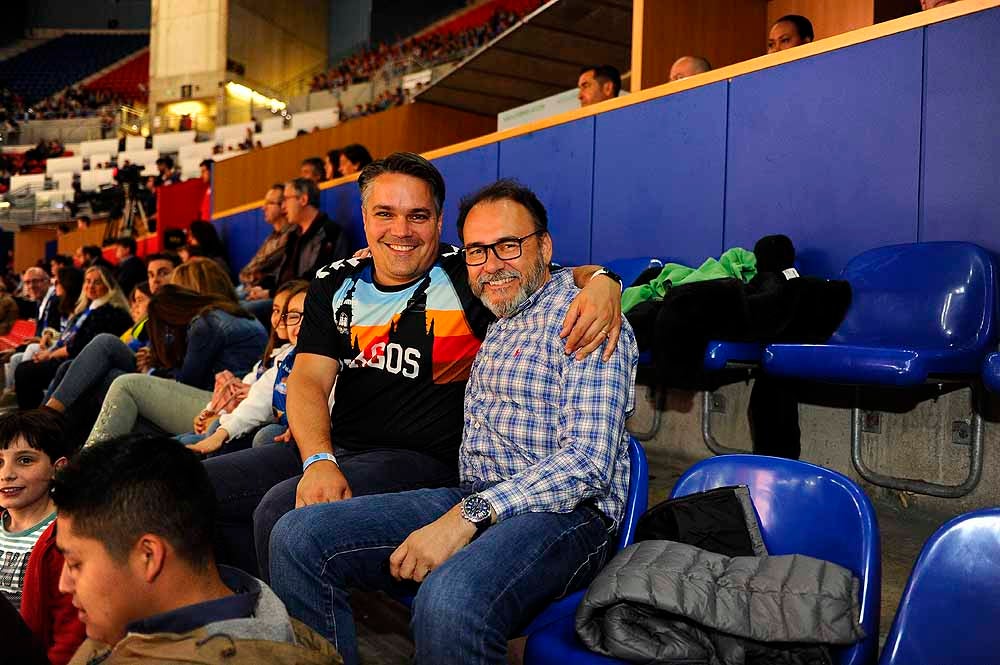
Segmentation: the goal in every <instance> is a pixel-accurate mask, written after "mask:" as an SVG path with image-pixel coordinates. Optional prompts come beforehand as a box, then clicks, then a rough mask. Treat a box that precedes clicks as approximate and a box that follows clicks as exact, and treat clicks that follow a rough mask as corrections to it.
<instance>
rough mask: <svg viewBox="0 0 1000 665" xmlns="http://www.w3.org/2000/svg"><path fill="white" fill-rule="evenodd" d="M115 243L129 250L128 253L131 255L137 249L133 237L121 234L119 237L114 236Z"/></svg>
mask: <svg viewBox="0 0 1000 665" xmlns="http://www.w3.org/2000/svg"><path fill="white" fill-rule="evenodd" d="M115 244H116V245H118V246H119V247H124V248H125V249H127V250H128V251H129V254H132V255H133V256H134V255H135V253H136V251H138V249H139V247H138V245H136V244H135V238H133V237H131V236H122V237H120V238H116V239H115Z"/></svg>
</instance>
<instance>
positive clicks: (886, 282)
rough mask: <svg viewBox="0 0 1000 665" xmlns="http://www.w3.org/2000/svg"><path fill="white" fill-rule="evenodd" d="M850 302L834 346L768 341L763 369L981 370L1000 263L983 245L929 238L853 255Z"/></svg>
mask: <svg viewBox="0 0 1000 665" xmlns="http://www.w3.org/2000/svg"><path fill="white" fill-rule="evenodd" d="M841 278H842V279H845V280H847V281H848V282H850V284H851V289H852V292H853V294H852V302H851V306H850V308H849V309H848V312H847V315H846V317H845V318H844V322H843V323H842V324H841V325H840V327H839V328H838V330H837V332H835V333H834V334H833V337H831V338H830V342H829V343H827V344H770V345H768V346H767V348H766V349H765V350H764V359H763V366H764V371H765V372H767V373H768V374H772V375H775V376H785V377H792V378H799V379H810V380H815V381H824V382H830V383H840V384H848V385H882V386H918V385H921V384H924V383H926V382H928V381H933V380H934V379H935V378H940V377H953V376H966V377H970V376H975V375H978V374H979V373H980V370H981V368H982V363H983V358H984V357H985V355H986V353H987V352H988V351H989V350H990V345H991V344H993V343H994V342H995V340H996V324H995V321H994V317H995V313H996V265H995V261H994V259H993V257H992V256H991V255H990V254H989V252H987V251H986V250H985V249H983V248H982V247H979V246H978V245H974V244H972V243H966V242H927V243H910V244H904V245H891V246H888V247H879V248H877V249H872V250H869V251H867V252H864V253H862V254H860V255H858V256H856V257H855V258H853V259H852V260H851V261H850V262H849V263H848V264H847V267H846V268H844V272H843V274H842V275H841Z"/></svg>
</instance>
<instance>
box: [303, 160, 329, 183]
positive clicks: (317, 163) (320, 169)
mask: <svg viewBox="0 0 1000 665" xmlns="http://www.w3.org/2000/svg"><path fill="white" fill-rule="evenodd" d="M306 164H308V165H309V166H311V167H312V169H313V171H315V172H316V175H318V176H319V179H320V180H324V179H325V178H326V165H325V164H324V163H323V158H322V157H306V158H305V159H303V160H302V166H305V165H306Z"/></svg>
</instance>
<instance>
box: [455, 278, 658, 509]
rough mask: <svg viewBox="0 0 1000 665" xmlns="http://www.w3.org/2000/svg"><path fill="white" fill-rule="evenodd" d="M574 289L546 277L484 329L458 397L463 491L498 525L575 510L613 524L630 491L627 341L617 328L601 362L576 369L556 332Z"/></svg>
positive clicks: (631, 346) (631, 402)
mask: <svg viewBox="0 0 1000 665" xmlns="http://www.w3.org/2000/svg"><path fill="white" fill-rule="evenodd" d="M578 293H579V290H578V289H577V288H576V286H574V284H573V274H572V271H571V270H561V271H558V272H556V273H555V274H553V275H552V278H551V279H549V280H548V281H547V282H546V283H545V284H544V285H542V288H540V289H539V290H538V291H537V292H535V293H534V294H533V295H532V296H531V297H530V298H528V300H526V301H525V302H524V303H523V304H522V306H521V307H520V308H518V310H517V311H516V312H515V313H514V314H512V315H511V316H509V317H507V318H504V319H500V320H499V321H497V322H495V323H493V324H491V325H490V328H489V330H488V331H487V333H486V339H485V340H484V341H483V345H482V347H480V349H479V354H478V355H477V356H476V360H475V363H474V364H473V365H472V373H471V374H470V376H469V382H468V384H467V385H466V388H465V429H464V432H463V436H462V447H461V450H460V451H459V464H460V472H461V478H462V481H463V482H469V483H475V484H480V485H481V484H488V483H495V484H493V485H491V486H490V487H488V488H487V489H485V490H482V491H480V493H479V494H480V495H481V496H483V497H484V498H486V499H487V500H488V501H489V502H490V504H491V505H492V506H493V510H494V511H496V514H497V520H502V519H505V518H508V517H512V516H514V515H518V514H521V513H527V512H552V513H566V512H569V511H571V510H573V509H574V508H576V507H577V506H578V505H580V504H581V503H582V502H584V501H587V500H592V501H593V502H594V505H595V506H596V507H597V508H598V509H599V510H600V511H601V512H602V513H604V514H605V515H606V516H607V517H608V518H610V519H612V520H614V522H615V523H616V524H617V523H618V522H619V521H620V520H621V517H622V512H623V510H624V507H625V496H626V493H627V492H628V478H629V458H628V441H629V439H628V433H627V432H626V431H625V419H626V418H627V417H628V416H629V415H630V414H631V413H632V411H633V409H634V408H635V368H636V363H637V358H638V352H637V350H636V344H635V336H634V335H633V334H632V328H631V327H630V326H629V325H628V323H627V322H623V323H622V333H621V337H620V339H619V341H618V348H617V349H615V352H614V355H613V356H612V357H611V360H609V361H608V362H606V363H605V362H602V360H601V358H600V355H601V354H600V350H598V351H595V352H594V353H591V354H590V355H589V356H587V358H586V359H585V360H582V361H578V360H576V359H575V358H574V357H573V356H567V355H566V353H565V350H564V348H565V341H564V340H562V339H560V337H559V331H560V329H561V328H562V325H563V318H564V317H565V315H566V311H567V310H568V309H569V305H570V303H571V302H572V301H573V298H575V297H576V296H577V294H578Z"/></svg>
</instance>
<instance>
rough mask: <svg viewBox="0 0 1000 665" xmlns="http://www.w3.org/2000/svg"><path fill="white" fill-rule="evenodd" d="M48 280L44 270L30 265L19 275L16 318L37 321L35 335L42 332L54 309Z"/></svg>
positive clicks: (52, 293)
mask: <svg viewBox="0 0 1000 665" xmlns="http://www.w3.org/2000/svg"><path fill="white" fill-rule="evenodd" d="M50 281H51V280H49V276H48V275H47V274H46V273H45V271H44V270H42V269H41V268H39V267H37V266H32V267H31V268H28V269H27V270H25V271H24V275H23V276H22V277H21V292H20V295H19V296H18V297H16V298H15V300H16V301H17V309H18V318H21V319H36V320H37V321H38V327H37V329H36V337H37V336H38V335H41V334H42V330H43V329H44V328H45V326H46V325H47V323H48V321H50V320H51V319H52V316H53V311H54V310H55V309H56V308H55V307H54V306H53V305H52V303H51V302H50V301H51V299H52V297H53V295H54V293H55V291H54V290H53V291H52V292H50V291H49V289H50V288H51V285H50ZM57 320H58V319H57Z"/></svg>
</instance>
